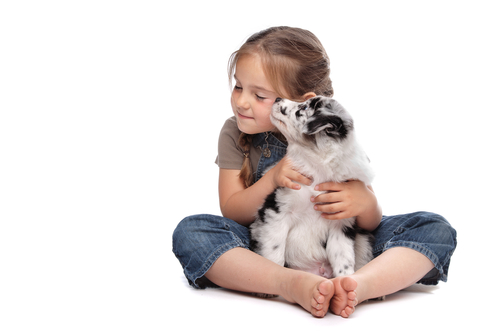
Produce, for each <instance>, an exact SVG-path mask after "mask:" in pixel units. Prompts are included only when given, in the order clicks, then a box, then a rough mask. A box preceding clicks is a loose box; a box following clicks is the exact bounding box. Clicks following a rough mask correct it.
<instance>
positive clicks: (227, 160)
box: [215, 116, 261, 172]
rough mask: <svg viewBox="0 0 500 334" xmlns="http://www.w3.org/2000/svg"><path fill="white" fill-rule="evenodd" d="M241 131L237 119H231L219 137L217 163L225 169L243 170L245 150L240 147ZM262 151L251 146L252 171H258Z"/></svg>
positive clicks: (225, 124) (227, 121)
mask: <svg viewBox="0 0 500 334" xmlns="http://www.w3.org/2000/svg"><path fill="white" fill-rule="evenodd" d="M240 134H241V131H240V129H238V124H237V123H236V117H235V116H233V117H230V118H228V119H227V120H226V123H224V126H223V127H222V129H221V131H220V135H219V150H218V156H217V158H216V159H215V163H216V164H217V165H218V166H219V168H223V169H237V170H240V169H241V165H242V164H243V159H244V156H243V149H242V148H241V147H240V146H239V145H238V139H239V138H240ZM260 155H261V150H260V149H258V148H255V147H253V145H251V146H250V163H251V164H252V170H253V171H254V172H255V171H256V170H257V165H258V163H259V159H260Z"/></svg>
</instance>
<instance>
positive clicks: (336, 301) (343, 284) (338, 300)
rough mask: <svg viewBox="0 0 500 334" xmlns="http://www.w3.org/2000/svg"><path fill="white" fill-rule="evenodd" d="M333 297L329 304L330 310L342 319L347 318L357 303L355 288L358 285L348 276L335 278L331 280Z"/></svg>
mask: <svg viewBox="0 0 500 334" xmlns="http://www.w3.org/2000/svg"><path fill="white" fill-rule="evenodd" d="M332 281H333V286H334V289H335V295H334V296H333V298H332V299H331V302H330V310H331V311H332V312H333V313H334V314H336V315H340V316H341V317H343V318H348V317H349V316H350V315H351V314H352V313H353V312H354V307H355V306H356V304H357V303H358V300H357V293H356V288H357V287H358V283H357V282H356V281H355V280H354V279H353V278H352V277H349V276H339V277H335V278H334V279H333V280H332Z"/></svg>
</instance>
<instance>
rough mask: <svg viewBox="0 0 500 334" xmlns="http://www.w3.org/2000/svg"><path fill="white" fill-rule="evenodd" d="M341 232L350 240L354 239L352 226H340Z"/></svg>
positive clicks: (354, 234) (354, 233) (354, 231)
mask: <svg viewBox="0 0 500 334" xmlns="http://www.w3.org/2000/svg"><path fill="white" fill-rule="evenodd" d="M342 232H344V234H345V236H346V237H348V238H349V239H351V240H354V238H356V229H355V228H353V227H349V226H344V227H342Z"/></svg>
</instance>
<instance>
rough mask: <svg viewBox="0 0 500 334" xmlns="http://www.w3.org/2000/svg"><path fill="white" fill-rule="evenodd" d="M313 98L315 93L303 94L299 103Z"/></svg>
mask: <svg viewBox="0 0 500 334" xmlns="http://www.w3.org/2000/svg"><path fill="white" fill-rule="evenodd" d="M313 97H316V93H314V92H309V93H305V94H304V95H302V101H301V102H304V101H307V100H309V99H310V98H313Z"/></svg>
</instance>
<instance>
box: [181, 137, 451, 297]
mask: <svg viewBox="0 0 500 334" xmlns="http://www.w3.org/2000/svg"><path fill="white" fill-rule="evenodd" d="M252 143H253V145H254V146H255V147H260V149H261V151H262V154H261V157H260V159H259V163H258V167H257V171H255V172H254V173H255V174H254V180H255V182H257V181H258V180H259V179H260V178H261V177H262V175H263V173H264V172H265V171H266V169H267V168H269V167H270V166H272V165H274V164H275V163H277V162H278V161H280V160H281V159H282V158H283V157H284V156H285V154H286V144H284V143H282V142H281V141H279V140H278V139H277V138H276V137H275V136H274V135H273V134H272V133H259V134H256V135H254V136H253V139H252ZM372 234H373V235H374V237H375V244H374V247H373V255H374V256H375V257H377V256H378V255H380V254H382V253H383V252H384V251H386V250H388V249H390V248H393V247H407V248H411V249H414V250H416V251H418V252H420V253H422V254H424V255H425V256H426V257H428V258H429V259H430V260H431V261H432V263H433V264H434V269H432V270H431V271H430V272H429V273H428V274H427V275H425V276H424V277H423V278H422V279H421V280H420V281H419V282H418V283H422V284H428V285H435V284H438V281H439V280H442V281H444V282H446V281H447V279H448V276H447V275H448V268H449V265H450V258H451V256H452V254H453V252H454V250H455V248H456V244H457V241H456V231H455V229H453V227H451V225H450V224H449V223H448V222H447V221H446V219H444V218H443V217H441V216H440V215H437V214H434V213H430V212H415V213H410V214H404V215H397V216H383V217H382V221H381V223H380V225H379V226H378V227H377V229H375V230H374V231H373V232H372ZM249 242H250V234H249V230H248V228H247V227H245V226H242V225H240V224H238V223H236V222H235V221H233V220H231V219H228V218H224V217H221V216H214V215H206V214H202V215H194V216H189V217H187V218H185V219H183V220H182V221H181V222H180V223H179V225H177V228H176V229H175V231H174V234H173V242H172V246H173V252H174V254H175V256H176V257H177V259H178V260H179V262H180V263H181V265H182V267H183V269H184V275H185V276H186V278H187V280H188V281H189V284H190V285H191V286H193V287H195V288H205V287H208V286H215V285H214V284H213V283H212V282H210V281H209V280H208V279H207V278H205V276H204V275H205V273H206V272H207V271H208V270H209V269H210V267H211V266H212V265H213V264H214V262H215V261H216V260H217V259H218V258H219V256H221V255H222V254H224V253H225V252H227V251H228V250H230V249H232V248H235V247H243V248H247V249H248V248H249Z"/></svg>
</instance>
